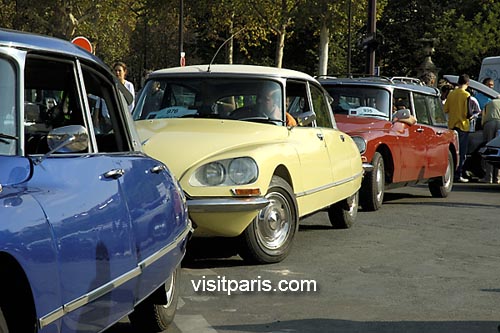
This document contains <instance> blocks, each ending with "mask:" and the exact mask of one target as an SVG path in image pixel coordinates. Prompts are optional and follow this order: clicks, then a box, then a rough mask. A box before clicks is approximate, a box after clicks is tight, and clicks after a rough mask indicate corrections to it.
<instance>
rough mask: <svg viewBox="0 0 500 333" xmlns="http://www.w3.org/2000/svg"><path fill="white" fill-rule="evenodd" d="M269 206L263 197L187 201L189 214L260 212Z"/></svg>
mask: <svg viewBox="0 0 500 333" xmlns="http://www.w3.org/2000/svg"><path fill="white" fill-rule="evenodd" d="M268 204H269V200H267V199H266V198H264V197H254V198H253V197H252V198H213V199H210V198H205V199H191V200H188V201H187V205H188V211H189V212H191V213H216V212H249V211H252V210H260V209H262V208H264V207H266V206H267V205H268Z"/></svg>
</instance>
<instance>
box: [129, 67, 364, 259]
mask: <svg viewBox="0 0 500 333" xmlns="http://www.w3.org/2000/svg"><path fill="white" fill-rule="evenodd" d="M329 98H330V97H329V95H328V94H327V93H326V92H325V91H324V90H323V88H322V87H321V85H320V84H319V83H318V82H317V81H316V80H315V79H313V78H312V77H311V76H309V75H307V74H304V73H301V72H297V71H292V70H286V69H278V68H271V67H260V66H250V65H200V66H188V67H179V68H169V69H163V70H158V71H155V72H153V73H152V74H150V75H149V77H148V79H147V81H146V83H145V87H144V89H143V90H142V92H141V93H140V95H139V97H138V99H137V101H136V108H135V109H134V112H133V118H134V120H135V124H136V128H137V130H138V133H139V137H140V138H141V141H142V144H143V147H144V149H145V151H146V153H148V154H149V155H151V156H153V157H155V158H157V159H159V160H161V161H163V162H164V163H166V164H167V165H168V167H169V169H170V170H171V171H172V173H173V174H174V175H175V176H176V177H177V178H178V179H179V181H180V184H181V187H182V188H183V190H184V192H185V194H186V197H187V199H188V211H189V215H190V217H191V220H192V221H193V224H194V226H195V228H196V229H195V232H194V236H195V237H196V236H225V237H240V238H241V241H240V242H239V243H238V244H240V245H241V246H240V247H239V249H238V250H239V254H240V256H241V257H242V258H244V259H246V260H248V261H250V262H258V263H273V262H278V261H281V260H283V259H284V258H285V257H286V256H287V255H288V253H289V252H290V248H291V245H292V240H293V238H294V235H295V233H296V232H297V230H298V225H299V219H300V218H301V217H303V216H306V215H309V214H311V213H313V212H317V211H320V210H324V209H327V210H328V213H329V214H328V215H329V218H330V221H331V223H332V225H333V226H334V227H338V228H347V227H350V226H351V224H352V223H353V222H354V220H355V218H356V215H357V211H358V190H359V188H360V185H361V180H362V176H363V165H362V162H361V156H360V154H359V150H358V148H357V147H356V145H355V143H354V142H353V140H352V139H351V138H350V137H349V136H348V135H347V134H345V133H343V132H341V131H340V130H338V128H337V126H336V123H335V119H334V117H333V114H332V111H331V108H330V103H329ZM365 167H369V166H365Z"/></svg>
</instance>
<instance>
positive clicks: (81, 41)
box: [71, 36, 93, 53]
mask: <svg viewBox="0 0 500 333" xmlns="http://www.w3.org/2000/svg"><path fill="white" fill-rule="evenodd" d="M71 43H73V44H75V45H77V46H79V47H81V48H82V49H84V50H87V51H89V52H90V53H93V48H92V44H91V43H90V41H89V40H88V39H87V38H85V37H83V36H78V37H75V38H73V40H72V41H71Z"/></svg>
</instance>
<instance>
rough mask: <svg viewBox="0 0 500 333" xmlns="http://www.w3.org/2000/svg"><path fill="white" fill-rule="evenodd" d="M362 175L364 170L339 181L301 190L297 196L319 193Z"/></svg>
mask: <svg viewBox="0 0 500 333" xmlns="http://www.w3.org/2000/svg"><path fill="white" fill-rule="evenodd" d="M361 176H363V172H359V173H357V174H355V175H354V176H351V177H348V178H345V179H342V180H339V181H337V182H334V183H331V184H327V185H324V186H321V187H317V188H313V189H311V190H307V191H304V192H301V193H297V194H296V197H297V198H298V197H303V196H305V195H310V194H313V193H317V192H321V191H324V190H328V189H329V188H332V187H335V186H340V185H343V184H345V183H348V182H351V181H353V180H355V179H356V178H359V177H361Z"/></svg>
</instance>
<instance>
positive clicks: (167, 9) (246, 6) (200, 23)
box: [0, 0, 500, 87]
mask: <svg viewBox="0 0 500 333" xmlns="http://www.w3.org/2000/svg"><path fill="white" fill-rule="evenodd" d="M180 2H181V0H173V1H165V0H79V1H74V0H45V1H28V0H16V1H13V0H0V26H2V27H5V28H11V29H17V30H23V31H31V32H36V33H42V34H47V35H51V36H56V37H59V38H63V39H67V40H70V39H72V38H73V37H75V36H78V35H82V36H85V37H87V38H89V40H90V41H91V42H92V43H93V45H94V47H95V53H96V54H97V55H98V56H99V57H101V58H102V59H103V60H104V61H105V62H106V63H108V64H109V65H111V64H112V63H113V62H114V61H116V60H122V61H124V62H125V63H126V64H127V65H128V67H129V79H130V80H132V81H133V82H134V84H135V85H136V87H139V86H140V82H141V78H142V75H143V72H144V70H146V69H158V68H163V67H172V66H178V64H179V58H180V55H179V51H180V45H179V30H178V29H179V12H180V6H179V5H180ZM183 3H184V8H183V10H184V16H183V18H184V29H183V35H182V36H183V45H182V46H183V50H184V51H185V52H186V63H187V64H188V65H189V64H199V63H208V62H210V61H211V60H212V58H213V57H214V55H215V53H216V51H217V49H218V48H219V47H220V46H221V45H223V44H224V43H225V44H224V47H222V49H221V50H220V52H219V53H218V54H217V56H216V57H215V60H214V61H215V62H216V63H227V62H230V61H232V62H234V63H248V64H259V65H270V66H274V65H280V63H281V61H282V63H283V67H287V68H293V69H297V70H301V71H304V72H308V73H311V74H313V73H317V70H318V62H319V47H320V45H319V44H320V28H321V26H322V25H323V24H326V27H327V28H328V30H329V36H330V38H329V45H328V47H329V48H328V50H329V52H328V55H329V61H328V73H330V74H332V75H343V74H345V73H347V64H348V54H349V52H348V42H349V36H350V41H351V49H350V51H351V58H350V60H351V72H352V73H362V72H364V71H365V66H366V61H367V54H366V52H365V51H364V50H363V49H362V48H360V47H359V46H358V43H359V41H360V40H362V38H363V37H365V36H366V30H367V26H366V22H367V17H368V13H367V4H368V1H354V0H336V1H330V0H307V1H306V0H254V1H251V2H250V1H247V0H183ZM349 4H350V6H351V7H350V8H351V13H352V20H351V25H350V34H349V20H348V9H349ZM499 17H500V2H499V1H497V0H454V1H451V0H379V1H377V20H378V21H377V35H378V38H379V41H380V42H382V41H383V43H382V44H380V45H379V47H378V49H377V53H376V62H377V65H379V66H380V67H381V74H382V75H387V76H390V75H410V76H415V75H417V73H418V69H419V66H420V65H421V64H422V62H423V60H424V58H425V54H424V53H423V43H422V39H423V38H425V39H433V40H435V44H434V53H433V54H432V60H433V62H434V64H435V65H436V66H437V68H438V70H439V75H442V74H448V73H449V74H458V73H468V74H469V75H471V76H472V77H475V76H477V75H478V74H479V67H480V64H481V60H482V59H483V58H484V57H486V56H494V55H500V25H499V24H498V18H499ZM231 36H233V38H232V39H230V37H231ZM280 37H283V38H282V39H281V40H282V42H283V44H282V45H280V44H279V43H280ZM281 52H282V53H281Z"/></svg>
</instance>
